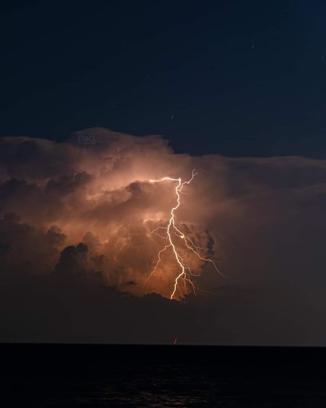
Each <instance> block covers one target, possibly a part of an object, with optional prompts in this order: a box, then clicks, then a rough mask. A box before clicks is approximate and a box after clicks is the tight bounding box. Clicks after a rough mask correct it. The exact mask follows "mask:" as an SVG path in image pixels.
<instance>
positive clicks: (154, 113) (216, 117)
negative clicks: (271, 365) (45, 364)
mask: <svg viewBox="0 0 326 408" xmlns="http://www.w3.org/2000/svg"><path fill="white" fill-rule="evenodd" d="M0 10H1V15H0V43H1V44H0V50H1V64H0V118H1V120H0V342H22V341H23V342H73V343H76V342H77V343H78V342H87V343H88V342H90V343H98V342H100V343H102V342H103V343H144V344H148V343H164V344H171V343H172V342H174V341H175V339H176V338H177V339H178V342H179V343H181V344H224V345H290V346H293V345H314V346H325V345H326V327H325V315H326V298H325V291H326V274H325V264H326V254H325V231H326V213H325V205H326V157H325V155H326V142H325V132H326V115H325V113H326V75H325V73H326V41H325V39H326V25H325V21H326V20H325V19H326V2H325V1H318V0H315V1H307V0H296V1H294V0H293V1H290V0H283V1H278V0H275V1H269V2H266V1H261V0H260V1H258V0H257V1H255V0H253V1H232V0H228V1H217V0H216V1H207V2H206V1H204V2H203V1H202V2H199V1H196V2H195V1H187V2H186V1H185V2H183V1H174V2H169V1H147V2H145V1H115V2H113V1H112V2H111V1H103V2H99V1H92V2H91V1H88V2H83V1H65V2H64V1H25V2H18V1H13V2H10V3H9V4H7V5H1V6H0Z"/></svg>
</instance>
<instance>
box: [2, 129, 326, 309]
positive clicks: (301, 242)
mask: <svg viewBox="0 0 326 408" xmlns="http://www.w3.org/2000/svg"><path fill="white" fill-rule="evenodd" d="M193 169H196V170H197V172H198V175H197V176H196V177H195V179H194V180H193V182H192V183H191V185H189V186H187V188H185V189H184V191H183V193H182V205H181V206H180V208H179V209H178V212H177V215H176V216H177V221H178V223H179V225H181V226H182V229H183V231H185V232H187V233H188V234H189V236H191V237H192V239H194V240H195V241H196V243H197V244H198V246H200V247H202V248H203V251H204V252H203V253H204V254H205V256H210V257H211V258H212V259H214V260H215V261H216V263H217V264H218V266H219V268H220V269H221V270H222V272H223V275H225V278H222V277H221V276H219V275H217V274H216V273H215V271H214V270H212V268H210V267H209V265H206V266H205V265H203V264H202V263H200V262H197V263H196V262H195V261H194V260H193V259H189V262H190V264H191V267H192V268H193V269H194V270H199V271H200V272H201V277H200V278H194V279H195V281H196V285H198V288H199V293H198V296H204V294H209V293H219V291H221V290H222V289H221V288H225V287H233V286H234V287H239V285H240V286H242V287H247V286H248V285H249V286H250V287H253V286H255V287H256V286H257V285H259V284H262V285H267V286H268V285H270V287H273V288H275V287H279V285H284V287H287V286H295V287H300V288H307V293H309V290H313V289H312V288H315V287H317V288H318V287H321V285H324V284H325V278H324V261H325V256H324V249H323V235H324V230H325V226H326V225H325V223H326V217H325V211H324V204H325V197H326V194H325V193H326V161H325V160H317V159H311V158H303V157H271V158H228V157H222V156H218V155H206V156H190V155H186V154H175V153H174V152H173V150H172V149H171V148H170V146H169V145H168V143H167V142H166V141H165V140H164V139H162V138H160V137H157V136H155V137H135V136H130V135H124V134H119V133H115V132H112V131H109V130H105V129H89V130H86V131H82V132H77V133H76V134H74V135H73V136H72V137H71V138H70V139H69V140H67V141H65V142H60V143H59V142H53V141H49V140H44V139H34V138H28V137H19V138H14V137H8V138H2V139H0V217H1V220H0V260H1V265H2V272H1V273H2V278H1V279H2V280H3V281H4V280H6V281H15V282H19V281H20V280H22V281H24V280H25V279H26V276H29V277H31V279H35V277H42V279H43V278H45V277H46V278H47V279H48V278H49V279H50V281H51V282H52V283H53V285H54V286H56V285H59V286H60V285H61V287H62V285H64V284H66V285H68V286H69V285H70V286H73V285H75V284H76V285H77V286H78V285H79V284H81V283H82V282H84V283H85V282H88V283H87V284H89V285H92V284H96V285H100V286H101V285H102V286H103V287H114V288H116V289H117V290H118V291H121V292H129V293H132V294H135V295H137V296H143V295H145V294H150V293H157V294H160V295H162V296H164V297H168V296H169V293H170V291H171V282H173V275H174V274H175V273H176V267H175V265H174V264H173V262H174V260H173V259H172V258H171V256H170V255H166V258H165V259H164V262H163V265H161V269H160V271H159V272H158V273H157V275H156V276H154V277H153V279H152V280H149V281H148V276H149V274H150V273H151V271H152V269H153V265H154V264H155V260H156V257H157V252H158V250H159V249H160V247H161V246H162V244H164V241H162V237H161V236H160V232H159V231H158V232H157V233H156V232H155V233H153V230H155V229H156V228H157V227H158V226H160V225H162V223H163V224H164V223H166V222H167V220H168V217H169V211H170V209H171V206H173V205H174V203H175V195H174V186H173V184H172V183H151V182H150V180H151V179H160V178H162V177H171V178H178V177H181V178H182V179H183V180H186V179H188V178H189V177H190V176H191V173H192V170H193ZM91 282H93V283H91ZM94 282H95V283H94ZM68 283H69V284H68ZM186 293H188V294H189V293H190V291H189V288H188V289H187V290H186V292H185V293H184V294H186ZM315 293H316V292H315ZM214 296H215V295H214ZM216 296H218V295H217V294H216ZM222 297H223V296H222ZM196 302H197V301H196ZM314 302H319V303H318V305H319V306H320V305H321V306H320V307H324V305H323V302H322V300H321V296H316V298H315V299H314ZM276 303H277V299H275V304H276ZM318 305H316V307H317V306H318Z"/></svg>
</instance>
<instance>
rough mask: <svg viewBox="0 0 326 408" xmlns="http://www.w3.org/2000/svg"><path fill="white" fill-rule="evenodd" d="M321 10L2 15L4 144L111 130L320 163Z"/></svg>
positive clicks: (185, 148) (259, 6)
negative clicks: (17, 139)
mask: <svg viewBox="0 0 326 408" xmlns="http://www.w3.org/2000/svg"><path fill="white" fill-rule="evenodd" d="M325 12H326V4H325V2H324V1H321V0H320V1H318V0H314V1H307V0H296V1H290V0H282V1H279V0H275V1H270V2H262V1H258V0H252V1H233V0H231V1H230V0H228V1H214V2H213V1H212V2H211V1H208V2H198V1H187V2H184V1H180V2H178V1H177V2H167V1H154V2H150V1H137V2H136V1H118V2H111V1H106V2H105V1H103V2H100V1H95V2H83V1H65V2H63V1H47V2H42V1H25V2H18V1H14V2H8V4H7V5H1V19H0V37H1V67H0V81H1V82H0V89H1V96H0V117H1V123H0V135H2V136H5V135H6V136H8V135H10V136H11V135H24V136H34V137H35V136H36V137H42V138H52V139H55V140H62V139H65V138H66V137H68V136H69V134H70V133H71V132H73V131H76V130H80V129H84V128H89V127H105V128H109V129H113V130H115V131H119V132H125V133H130V134H135V135H148V134H155V135H163V136H164V137H166V138H168V139H169V140H170V141H171V143H172V146H173V148H174V149H175V150H176V151H177V152H186V153H191V154H203V153H220V154H224V155H231V156H232V155H237V156H239V155H240V156H242V155H245V156H248V155H249V156H252V155H255V156H262V155H263V156H269V155H288V154H291V155H293V154H298V155H305V156H318V157H324V154H325V150H326V145H325V142H324V139H325V131H326V119H325V109H326V108H325V106H326V99H325V95H326V76H325V70H326V45H325V38H326V29H325V24H324V22H325Z"/></svg>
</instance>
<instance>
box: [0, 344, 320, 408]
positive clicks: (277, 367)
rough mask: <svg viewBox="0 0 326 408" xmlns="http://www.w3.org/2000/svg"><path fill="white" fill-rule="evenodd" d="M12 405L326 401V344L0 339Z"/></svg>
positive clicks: (6, 395)
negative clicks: (14, 341)
mask: <svg viewBox="0 0 326 408" xmlns="http://www.w3.org/2000/svg"><path fill="white" fill-rule="evenodd" d="M0 350H1V370H0V371H1V375H0V381H1V390H2V391H1V401H6V402H5V404H3V405H2V406H4V407H10V406H17V407H33V408H37V407H260V408H262V407H283V406H284V407H289V408H290V407H295V408H300V407H326V369H325V367H326V365H325V363H326V350H324V349H318V348H316V349H312V348H255V347H204V346H114V345H50V344H47V345H36V344H33V345H32V344H29V345H27V344H25V345H22V344H16V345H1V346H0Z"/></svg>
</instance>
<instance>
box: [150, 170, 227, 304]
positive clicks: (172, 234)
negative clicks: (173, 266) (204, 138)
mask: <svg viewBox="0 0 326 408" xmlns="http://www.w3.org/2000/svg"><path fill="white" fill-rule="evenodd" d="M197 174H198V173H197V172H196V170H193V171H192V174H191V177H190V178H189V179H188V180H185V181H182V178H181V177H178V178H172V177H162V178H161V179H157V180H149V182H150V183H164V182H173V183H175V190H174V191H175V196H176V204H175V205H174V206H173V207H172V208H171V210H170V217H169V221H168V223H167V225H166V226H165V227H158V228H155V230H153V231H152V232H155V231H157V230H159V229H163V230H164V231H165V238H166V242H167V243H166V245H165V246H164V247H163V248H162V249H161V250H160V251H159V252H158V255H157V261H156V263H155V265H154V268H153V270H152V272H151V273H150V275H149V277H148V279H150V278H151V276H152V275H153V274H154V273H155V272H156V271H157V269H158V267H159V264H160V263H161V262H162V257H161V256H162V254H163V253H164V252H165V251H167V250H171V251H172V254H173V256H174V259H175V261H176V263H177V265H178V268H179V273H178V274H177V276H176V278H175V280H174V284H173V289H172V292H171V294H170V299H171V300H172V299H174V298H175V296H176V293H177V290H178V286H179V284H180V282H182V281H183V282H184V283H185V284H189V285H190V286H191V288H192V290H193V292H194V294H196V285H195V284H194V282H193V281H192V280H191V276H198V275H195V274H193V273H192V271H191V270H190V268H189V267H187V265H186V264H185V262H184V260H183V258H182V256H181V254H180V252H179V250H178V246H177V242H176V239H177V238H179V239H181V240H182V241H183V243H184V246H185V247H186V248H187V249H188V250H189V251H190V252H192V253H193V254H194V255H195V256H196V257H198V259H199V260H200V261H202V262H206V263H210V264H211V265H212V266H213V268H214V269H215V270H216V272H218V273H219V274H220V275H221V276H223V274H222V273H221V272H220V270H219V269H218V267H217V265H216V263H215V262H214V261H213V260H212V259H210V258H206V257H204V256H202V255H201V254H200V252H199V249H198V247H197V246H196V245H195V243H194V242H193V241H192V240H191V239H190V238H189V237H188V236H187V235H186V234H185V233H184V232H183V231H182V230H181V229H180V227H178V225H177V224H176V211H177V210H178V209H179V208H180V206H181V192H182V190H183V188H184V186H186V185H189V184H190V183H191V182H192V181H193V179H194V178H195V177H196V175H197Z"/></svg>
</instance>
